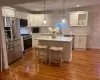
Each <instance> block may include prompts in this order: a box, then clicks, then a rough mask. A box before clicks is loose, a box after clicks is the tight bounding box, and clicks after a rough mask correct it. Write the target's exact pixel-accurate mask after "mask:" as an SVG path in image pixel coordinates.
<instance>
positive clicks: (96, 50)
mask: <svg viewBox="0 0 100 80" xmlns="http://www.w3.org/2000/svg"><path fill="white" fill-rule="evenodd" d="M87 50H96V51H100V49H97V48H87Z"/></svg>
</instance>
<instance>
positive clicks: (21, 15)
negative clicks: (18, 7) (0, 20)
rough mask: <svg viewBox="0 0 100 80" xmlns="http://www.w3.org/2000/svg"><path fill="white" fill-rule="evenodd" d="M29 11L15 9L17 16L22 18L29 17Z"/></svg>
mask: <svg viewBox="0 0 100 80" xmlns="http://www.w3.org/2000/svg"><path fill="white" fill-rule="evenodd" d="M27 16H28V13H25V12H20V11H15V17H16V18H20V19H27Z"/></svg>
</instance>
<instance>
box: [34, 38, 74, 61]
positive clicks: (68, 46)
mask: <svg viewBox="0 0 100 80" xmlns="http://www.w3.org/2000/svg"><path fill="white" fill-rule="evenodd" d="M72 39H73V37H56V38H52V37H51V36H42V37H38V38H36V40H38V44H41V45H47V46H49V47H50V46H59V47H63V60H64V61H66V62H71V61H72Z"/></svg>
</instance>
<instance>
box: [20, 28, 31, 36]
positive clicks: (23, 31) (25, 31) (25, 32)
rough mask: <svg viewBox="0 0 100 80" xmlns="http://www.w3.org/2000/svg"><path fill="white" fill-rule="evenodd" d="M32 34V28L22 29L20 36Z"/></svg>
mask: <svg viewBox="0 0 100 80" xmlns="http://www.w3.org/2000/svg"><path fill="white" fill-rule="evenodd" d="M31 33H32V30H31V28H27V27H21V28H20V34H31Z"/></svg>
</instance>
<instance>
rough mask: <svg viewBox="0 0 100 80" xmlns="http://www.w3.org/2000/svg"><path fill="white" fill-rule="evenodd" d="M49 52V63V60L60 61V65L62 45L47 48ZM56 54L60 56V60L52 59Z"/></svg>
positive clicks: (61, 61)
mask: <svg viewBox="0 0 100 80" xmlns="http://www.w3.org/2000/svg"><path fill="white" fill-rule="evenodd" d="M49 50H50V53H49V65H50V63H51V62H58V63H60V66H61V67H62V63H63V47H55V46H51V47H50V48H49ZM55 54H57V56H58V55H59V56H60V60H59V61H58V60H53V57H54V55H55Z"/></svg>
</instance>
